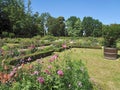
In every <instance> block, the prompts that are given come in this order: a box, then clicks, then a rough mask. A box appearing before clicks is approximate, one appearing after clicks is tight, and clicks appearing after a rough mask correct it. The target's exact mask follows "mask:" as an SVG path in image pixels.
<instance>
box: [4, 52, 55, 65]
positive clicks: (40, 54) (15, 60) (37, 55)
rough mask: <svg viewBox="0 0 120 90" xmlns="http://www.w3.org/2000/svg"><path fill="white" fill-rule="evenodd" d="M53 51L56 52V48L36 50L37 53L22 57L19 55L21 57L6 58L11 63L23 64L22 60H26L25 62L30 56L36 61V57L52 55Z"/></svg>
mask: <svg viewBox="0 0 120 90" xmlns="http://www.w3.org/2000/svg"><path fill="white" fill-rule="evenodd" d="M53 52H54V50H49V51H42V52H36V53H33V54H29V55H25V56H21V57H19V58H13V59H8V60H6V61H7V62H9V64H10V65H18V64H21V63H20V60H24V62H27V59H28V58H29V57H30V58H31V61H34V60H36V59H39V58H43V57H46V56H49V55H51V54H52V53H53Z"/></svg>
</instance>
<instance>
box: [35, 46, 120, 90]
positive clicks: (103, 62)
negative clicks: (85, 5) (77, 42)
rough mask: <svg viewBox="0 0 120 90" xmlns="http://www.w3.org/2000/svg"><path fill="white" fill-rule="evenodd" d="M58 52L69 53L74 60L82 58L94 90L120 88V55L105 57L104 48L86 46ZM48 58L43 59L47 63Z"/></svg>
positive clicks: (114, 89) (60, 54) (61, 55)
mask: <svg viewBox="0 0 120 90" xmlns="http://www.w3.org/2000/svg"><path fill="white" fill-rule="evenodd" d="M58 54H59V57H60V58H62V57H64V56H66V55H69V56H70V57H69V58H71V59H72V60H82V62H83V63H84V64H85V66H86V67H87V69H88V74H89V76H90V80H91V82H92V83H93V85H94V90H120V57H119V58H118V59H117V60H107V59H104V56H103V50H102V49H86V48H72V49H69V50H66V51H64V52H60V53H58ZM119 55H120V51H119ZM48 59H49V57H47V58H44V59H42V61H44V63H46V62H47V60H48ZM33 63H35V62H33ZM46 64H47V63H46Z"/></svg>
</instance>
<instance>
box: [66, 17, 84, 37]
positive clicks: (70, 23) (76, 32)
mask: <svg viewBox="0 0 120 90" xmlns="http://www.w3.org/2000/svg"><path fill="white" fill-rule="evenodd" d="M66 27H67V32H68V36H81V33H82V32H81V20H80V18H77V17H76V16H71V17H70V18H68V19H67V20H66Z"/></svg>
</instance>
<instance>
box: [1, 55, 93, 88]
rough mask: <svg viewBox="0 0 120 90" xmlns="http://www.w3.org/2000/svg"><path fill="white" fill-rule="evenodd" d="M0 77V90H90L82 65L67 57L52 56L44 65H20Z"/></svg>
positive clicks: (41, 61) (42, 62)
mask: <svg viewBox="0 0 120 90" xmlns="http://www.w3.org/2000/svg"><path fill="white" fill-rule="evenodd" d="M0 76H1V77H2V78H0V81H1V84H0V89H1V90H92V85H91V83H90V82H89V76H88V73H87V70H86V68H85V66H84V64H83V63H82V62H81V61H75V60H74V61H73V60H71V59H70V57H69V56H68V55H65V56H64V57H59V55H58V54H54V55H53V56H51V57H50V58H49V59H48V60H47V61H46V63H45V62H44V61H43V60H41V59H40V60H37V63H36V64H31V63H28V64H27V65H26V66H24V64H22V66H20V67H13V69H12V70H11V71H9V72H7V73H1V74H0ZM5 76H6V77H5Z"/></svg>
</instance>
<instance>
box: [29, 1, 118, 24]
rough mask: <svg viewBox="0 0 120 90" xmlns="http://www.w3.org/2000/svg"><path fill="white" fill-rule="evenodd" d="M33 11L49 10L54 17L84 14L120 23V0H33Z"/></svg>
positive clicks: (81, 16) (106, 22)
mask: <svg viewBox="0 0 120 90" xmlns="http://www.w3.org/2000/svg"><path fill="white" fill-rule="evenodd" d="M31 8H32V11H33V12H39V13H40V14H41V13H44V12H49V13H50V14H51V15H52V16H53V17H59V16H64V17H65V19H67V18H69V17H70V16H77V17H79V18H80V19H81V20H82V19H83V17H84V16H91V17H93V18H94V19H99V20H100V21H101V22H102V23H103V24H111V23H118V24H120V10H119V9H120V0H31Z"/></svg>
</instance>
